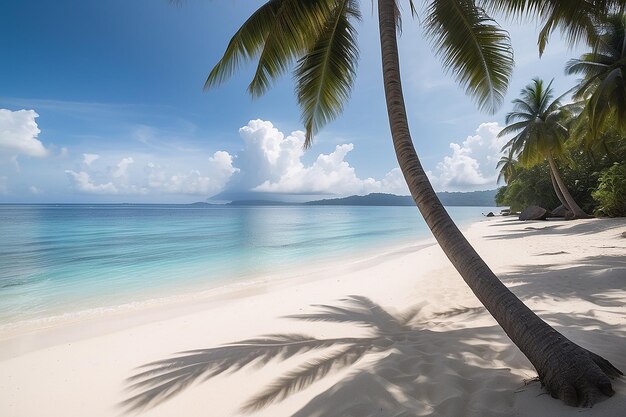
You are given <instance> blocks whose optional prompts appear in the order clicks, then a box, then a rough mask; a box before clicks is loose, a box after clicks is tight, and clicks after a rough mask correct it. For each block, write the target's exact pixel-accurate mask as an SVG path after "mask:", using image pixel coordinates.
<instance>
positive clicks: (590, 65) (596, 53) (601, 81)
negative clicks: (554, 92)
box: [565, 13, 626, 144]
mask: <svg viewBox="0 0 626 417" xmlns="http://www.w3.org/2000/svg"><path fill="white" fill-rule="evenodd" d="M595 36H596V37H597V39H598V40H597V42H596V43H595V44H594V48H593V50H592V52H588V53H586V54H583V55H582V56H581V57H580V58H577V59H572V60H570V61H569V62H568V63H567V64H566V66H565V72H566V73H567V74H580V75H582V76H583V78H582V80H581V81H580V84H579V85H578V86H577V88H576V92H575V96H574V97H575V98H577V99H580V100H583V99H585V100H586V105H585V108H584V112H583V115H582V116H583V117H584V118H586V120H587V122H588V123H587V124H588V128H589V130H590V132H591V135H590V136H588V138H590V139H592V140H596V139H597V138H598V135H599V133H600V131H601V130H602V128H603V127H604V126H606V124H607V123H615V126H617V127H618V128H620V129H621V131H622V133H624V132H626V15H625V14H622V13H620V14H615V15H611V16H608V17H606V19H605V20H603V21H602V23H601V24H600V25H598V27H597V30H596V35H595ZM609 119H610V121H609ZM588 144H589V143H588Z"/></svg>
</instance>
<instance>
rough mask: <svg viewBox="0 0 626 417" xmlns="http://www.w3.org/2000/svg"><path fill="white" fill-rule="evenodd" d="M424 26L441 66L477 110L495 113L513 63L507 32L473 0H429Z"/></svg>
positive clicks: (507, 82) (504, 92)
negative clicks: (457, 83)
mask: <svg viewBox="0 0 626 417" xmlns="http://www.w3.org/2000/svg"><path fill="white" fill-rule="evenodd" d="M425 26H426V34H427V36H429V37H430V38H431V39H432V41H433V44H434V45H435V50H436V51H437V55H438V56H440V57H441V58H442V60H443V64H444V66H445V67H446V68H448V69H450V70H451V71H452V72H453V73H454V74H455V75H456V79H457V81H458V82H459V83H460V84H462V85H464V86H465V87H466V91H467V94H468V95H469V96H471V97H474V98H476V101H477V102H478V106H479V107H480V108H481V109H487V110H489V111H491V112H495V111H496V110H497V109H498V108H499V107H500V105H501V104H502V100H503V98H504V94H506V90H507V86H508V84H509V78H510V76H511V72H512V70H513V64H514V62H513V49H512V48H511V40H510V39H509V34H508V32H507V31H505V30H503V29H502V28H500V27H499V26H498V24H497V23H496V22H495V21H494V20H493V19H491V18H490V17H489V16H488V15H487V14H486V13H485V11H484V10H483V9H481V8H478V7H476V4H475V2H474V0H433V1H432V2H431V4H430V7H429V8H428V16H427V17H426V20H425Z"/></svg>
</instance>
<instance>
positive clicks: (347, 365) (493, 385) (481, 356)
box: [120, 296, 626, 417]
mask: <svg viewBox="0 0 626 417" xmlns="http://www.w3.org/2000/svg"><path fill="white" fill-rule="evenodd" d="M315 307H316V309H317V310H316V311H315V312H313V313H310V314H298V315H292V316H288V318H289V319H292V320H299V321H306V322H329V323H344V324H348V325H351V326H360V327H363V328H365V329H367V335H366V336H364V337H345V338H329V339H318V338H314V337H309V336H306V335H303V334H274V335H267V336H263V337H258V338H254V339H248V340H242V341H239V342H235V343H231V344H227V345H222V346H219V347H214V348H208V349H197V350H192V351H186V352H181V353H179V354H176V355H174V356H172V357H170V358H166V359H163V360H159V361H156V362H152V363H148V364H146V365H143V366H142V367H140V368H139V369H138V370H137V373H135V375H133V376H131V377H130V378H129V379H128V380H127V383H128V385H127V393H128V398H127V399H126V400H125V401H123V403H122V404H120V405H121V407H122V408H123V409H124V410H125V412H140V411H143V410H147V409H150V408H152V407H155V406H157V405H159V404H161V403H163V402H165V401H167V400H169V399H171V398H172V397H174V396H176V395H178V394H180V393H181V392H183V391H184V390H185V389H187V388H189V387H190V386H191V385H193V384H194V383H199V382H204V381H206V380H208V379H210V378H212V377H216V376H218V375H220V374H229V373H233V372H236V371H239V370H242V369H243V368H247V367H252V366H265V365H268V364H269V363H270V362H279V361H284V360H287V359H289V358H295V357H297V356H298V355H304V354H305V353H308V354H309V355H310V354H313V359H309V360H307V361H304V362H303V363H301V364H300V365H299V366H296V367H295V368H293V369H292V370H290V371H288V372H286V373H284V374H283V375H282V376H280V377H278V378H276V379H275V380H274V381H273V382H271V383H270V384H268V385H266V386H265V387H264V388H263V389H262V390H261V391H260V392H258V393H257V394H256V395H255V396H253V397H252V398H250V399H248V400H247V401H245V402H244V403H243V404H242V406H241V412H242V413H253V412H255V411H258V410H260V409H263V408H265V407H267V406H269V405H271V404H273V403H276V402H280V401H282V400H284V399H285V398H287V397H289V396H290V395H292V394H295V393H298V392H300V391H303V390H305V389H307V388H308V387H310V386H312V385H314V384H315V383H316V382H318V381H320V380H321V379H323V378H324V377H326V376H327V375H329V374H331V373H332V372H338V371H341V370H349V372H347V373H346V376H345V377H343V378H342V379H340V380H339V382H337V383H336V384H334V385H333V386H331V387H330V388H328V389H326V390H325V391H322V392H321V393H318V394H316V395H315V396H313V398H312V399H311V400H310V401H309V402H308V403H307V404H305V405H304V406H303V407H302V408H301V409H299V410H298V411H297V412H296V413H295V414H293V415H294V416H295V417H313V416H325V417H339V416H360V417H364V416H365V417H366V416H387V417H403V416H417V415H420V416H444V415H466V416H472V415H476V416H478V415H482V414H480V413H479V411H475V412H474V411H472V410H480V409H481V408H482V407H481V406H482V405H484V403H485V402H488V403H490V410H491V412H492V414H490V415H493V416H505V415H509V414H510V412H511V407H512V403H513V402H514V401H515V399H514V395H516V394H515V392H516V389H519V388H520V387H523V386H524V382H523V378H522V377H520V375H516V374H513V373H512V372H511V370H510V369H509V368H505V367H504V365H503V367H501V368H498V369H494V368H493V363H503V364H506V365H508V366H514V367H516V368H521V369H524V368H529V364H528V363H527V361H526V359H525V358H524V357H523V356H522V355H521V353H519V351H518V350H517V349H516V348H515V347H514V346H513V345H512V344H511V343H510V342H509V341H508V339H507V338H506V336H505V335H504V333H503V332H502V330H501V329H500V328H499V327H498V326H496V325H493V326H483V327H472V328H463V329H457V330H450V329H447V330H445V331H433V330H430V329H437V326H439V325H442V324H445V323H449V321H450V320H458V321H467V322H471V321H473V320H474V319H475V318H477V317H478V316H479V315H482V314H486V312H485V310H484V308H482V307H473V308H466V307H459V308H455V309H451V310H448V311H443V312H440V313H434V314H430V315H428V316H426V315H425V314H423V313H422V308H421V307H422V306H417V307H414V308H411V309H409V310H407V311H405V312H403V313H400V314H392V313H390V312H388V311H386V310H385V309H384V308H382V307H381V306H380V305H378V304H376V303H374V302H373V301H371V300H370V299H368V298H366V297H362V296H350V297H347V298H346V299H344V300H342V303H340V304H339V305H336V306H333V305H318V306H315ZM546 318H548V319H549V320H550V321H551V322H553V323H555V324H556V325H557V328H558V327H560V326H559V325H558V323H559V321H560V320H563V321H564V323H563V325H567V326H569V327H570V329H571V327H572V326H580V329H585V328H587V329H588V328H590V327H594V326H595V327H596V328H603V329H606V330H607V332H601V339H602V340H603V341H604V346H619V344H620V340H623V338H624V337H626V334H624V332H623V331H621V330H620V329H619V328H618V327H615V326H612V327H609V328H607V324H606V323H603V322H601V321H599V320H597V319H594V318H592V317H586V318H579V320H578V322H576V323H573V322H572V321H571V320H569V317H565V316H564V317H561V316H559V315H553V316H551V317H546ZM596 336H597V335H596ZM602 353H605V352H602ZM366 357H368V358H370V359H371V358H373V360H364V359H365V358H366ZM442 358H444V360H442ZM609 358H610V357H609ZM617 365H618V366H619V365H621V364H617ZM532 376H534V375H532V374H531V373H529V374H528V375H526V377H527V378H531V377H532ZM444 386H445V388H444ZM522 389H523V388H522ZM518 391H519V390H518ZM473 413H474V414H473ZM476 413H478V414H476Z"/></svg>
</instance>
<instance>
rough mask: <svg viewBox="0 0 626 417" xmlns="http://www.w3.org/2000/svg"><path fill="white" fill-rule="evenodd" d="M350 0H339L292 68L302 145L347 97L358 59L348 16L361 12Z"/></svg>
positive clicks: (330, 118) (338, 112)
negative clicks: (303, 137) (320, 30)
mask: <svg viewBox="0 0 626 417" xmlns="http://www.w3.org/2000/svg"><path fill="white" fill-rule="evenodd" d="M357 6H358V5H357V3H356V1H354V0H342V1H339V2H338V3H337V5H336V7H335V8H334V10H333V11H332V13H331V15H330V18H329V19H328V21H327V22H326V25H325V27H324V29H323V30H322V32H321V34H320V36H319V38H318V39H317V40H316V42H315V44H314V46H313V47H312V48H311V49H310V50H309V51H308V53H307V54H306V56H304V57H303V58H302V59H301V60H300V62H299V63H298V66H297V68H296V71H295V78H296V84H297V85H296V93H297V97H298V103H299V104H300V107H301V108H302V119H303V122H304V126H305V129H306V137H305V142H304V147H305V148H308V147H309V146H310V145H311V141H312V139H313V135H315V134H316V133H317V132H318V130H319V129H320V128H321V127H322V126H324V125H325V124H326V123H328V122H329V121H330V120H332V119H334V118H335V117H337V116H338V115H339V114H340V113H341V111H342V110H343V106H344V104H345V102H346V101H347V100H348V98H349V97H350V91H351V89H352V84H353V81H354V77H355V75H356V67H357V62H358V56H359V51H358V48H357V45H356V32H355V30H354V27H353V26H352V24H351V22H350V21H351V20H352V19H356V20H358V19H360V17H361V15H360V12H359V10H358V8H357Z"/></svg>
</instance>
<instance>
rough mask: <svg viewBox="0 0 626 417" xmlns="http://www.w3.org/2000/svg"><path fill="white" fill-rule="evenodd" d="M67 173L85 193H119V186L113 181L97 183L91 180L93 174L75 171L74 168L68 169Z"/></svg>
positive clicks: (77, 187) (78, 188)
mask: <svg viewBox="0 0 626 417" xmlns="http://www.w3.org/2000/svg"><path fill="white" fill-rule="evenodd" d="M65 173H66V174H67V175H68V177H70V178H71V179H72V180H73V182H74V185H75V187H76V189H77V190H78V191H82V192H85V193H91V194H117V193H118V191H117V188H116V187H115V185H113V183H111V182H107V183H106V184H95V183H93V182H92V180H91V176H90V175H89V174H88V173H87V172H85V171H80V172H75V171H72V170H69V169H68V170H66V171H65Z"/></svg>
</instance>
